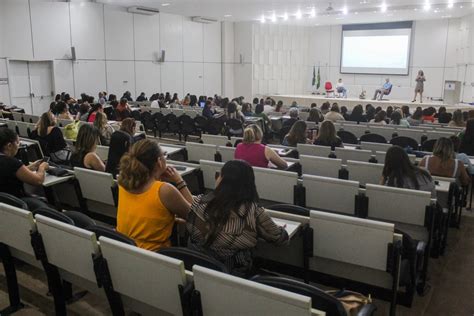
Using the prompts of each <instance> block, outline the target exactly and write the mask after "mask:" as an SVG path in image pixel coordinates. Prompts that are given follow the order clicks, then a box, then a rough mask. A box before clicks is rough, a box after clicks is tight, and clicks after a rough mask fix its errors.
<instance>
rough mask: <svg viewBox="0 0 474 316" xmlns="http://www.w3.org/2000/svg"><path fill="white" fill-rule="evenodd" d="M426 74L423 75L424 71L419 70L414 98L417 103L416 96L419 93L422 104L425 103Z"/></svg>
mask: <svg viewBox="0 0 474 316" xmlns="http://www.w3.org/2000/svg"><path fill="white" fill-rule="evenodd" d="M425 81H426V78H425V74H424V73H423V70H418V75H417V76H416V86H415V97H414V98H413V101H411V102H415V101H416V95H417V94H418V93H419V94H420V103H423V90H424V87H425Z"/></svg>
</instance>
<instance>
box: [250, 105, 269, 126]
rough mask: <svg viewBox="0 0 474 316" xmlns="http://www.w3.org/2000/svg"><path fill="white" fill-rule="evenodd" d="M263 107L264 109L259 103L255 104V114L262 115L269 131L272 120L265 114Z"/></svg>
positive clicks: (256, 115)
mask: <svg viewBox="0 0 474 316" xmlns="http://www.w3.org/2000/svg"><path fill="white" fill-rule="evenodd" d="M263 109H264V106H263V105H261V104H257V106H255V114H254V115H253V116H255V117H260V118H261V119H262V120H263V123H264V126H265V130H266V131H268V130H270V129H271V126H272V122H271V121H270V119H269V118H268V116H267V115H266V114H265V112H263Z"/></svg>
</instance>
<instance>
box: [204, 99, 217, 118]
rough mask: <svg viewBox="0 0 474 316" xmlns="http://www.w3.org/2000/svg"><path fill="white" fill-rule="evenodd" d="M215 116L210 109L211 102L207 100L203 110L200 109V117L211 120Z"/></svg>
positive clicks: (214, 112)
mask: <svg viewBox="0 0 474 316" xmlns="http://www.w3.org/2000/svg"><path fill="white" fill-rule="evenodd" d="M215 114H216V110H215V109H213V108H212V102H211V101H209V100H207V101H206V104H205V106H204V108H203V109H202V116H204V117H207V118H213V117H214V115H215Z"/></svg>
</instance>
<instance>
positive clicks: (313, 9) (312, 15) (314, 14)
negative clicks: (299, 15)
mask: <svg viewBox="0 0 474 316" xmlns="http://www.w3.org/2000/svg"><path fill="white" fill-rule="evenodd" d="M309 16H310V17H312V18H315V17H316V9H315V8H312V9H311V13H310V14H309Z"/></svg>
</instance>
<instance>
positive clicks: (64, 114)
mask: <svg viewBox="0 0 474 316" xmlns="http://www.w3.org/2000/svg"><path fill="white" fill-rule="evenodd" d="M55 113H56V114H57V116H58V119H62V120H73V119H74V118H73V117H72V115H71V113H69V108H68V106H67V104H66V103H64V102H58V103H57V104H56V112H55Z"/></svg>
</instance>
